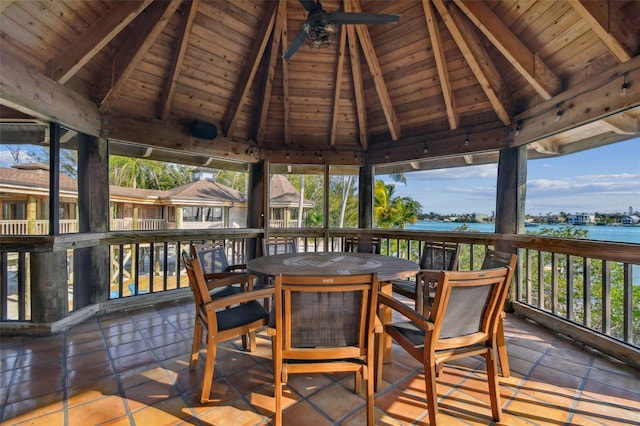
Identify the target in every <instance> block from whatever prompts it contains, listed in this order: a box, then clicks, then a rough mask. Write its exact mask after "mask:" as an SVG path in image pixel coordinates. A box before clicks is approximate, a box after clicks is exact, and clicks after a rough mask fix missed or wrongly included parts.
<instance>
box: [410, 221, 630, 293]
mask: <svg viewBox="0 0 640 426" xmlns="http://www.w3.org/2000/svg"><path fill="white" fill-rule="evenodd" d="M460 226H462V223H459V222H431V221H418V222H416V223H415V224H413V225H407V228H406V229H407V230H411V229H413V230H420V231H452V230H454V229H456V228H459V227H460ZM566 226H567V225H539V226H532V227H525V233H529V232H537V231H540V230H541V229H543V228H550V229H561V228H563V227H566ZM467 227H468V230H469V231H475V232H494V231H495V227H494V224H493V223H467ZM572 227H573V228H577V229H584V230H586V231H588V235H587V238H588V239H590V240H597V241H611V242H617V243H635V244H640V226H577V225H573V226H572ZM632 282H633V285H640V265H633V266H632Z"/></svg>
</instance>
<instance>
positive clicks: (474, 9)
mask: <svg viewBox="0 0 640 426" xmlns="http://www.w3.org/2000/svg"><path fill="white" fill-rule="evenodd" d="M454 2H455V4H456V5H457V6H458V7H459V8H460V9H461V10H462V11H463V12H464V14H465V15H466V16H467V17H468V18H469V19H470V20H471V21H472V22H473V23H474V24H475V26H476V27H478V29H480V31H482V33H483V34H484V35H485V36H486V37H487V38H488V39H489V40H490V41H491V43H492V44H493V45H494V46H495V47H496V48H497V49H498V50H499V51H500V53H502V54H503V55H504V57H505V58H507V60H508V61H509V62H510V63H511V64H513V66H514V67H515V68H516V70H518V72H519V73H520V74H521V75H522V76H523V77H524V78H525V79H526V80H527V82H529V84H530V85H531V86H532V87H533V88H534V89H535V90H536V92H537V93H538V94H539V95H540V96H542V97H543V98H544V99H549V98H551V97H553V96H554V95H556V94H558V93H559V92H560V89H561V84H560V79H559V78H558V77H557V76H556V75H555V74H554V73H553V72H552V71H551V70H550V69H549V68H548V67H547V66H546V65H545V64H544V63H543V62H542V60H541V59H540V58H539V57H538V55H536V54H535V53H533V52H531V50H529V48H528V47H527V46H526V45H525V44H524V43H523V42H522V41H521V40H520V39H519V38H518V37H517V36H516V35H515V34H514V33H513V32H511V30H510V29H509V27H507V26H506V25H505V24H504V23H503V22H502V21H501V20H500V18H499V17H498V16H497V15H496V14H495V13H494V12H493V10H491V8H489V6H488V5H487V4H486V3H485V2H483V1H469V0H454Z"/></svg>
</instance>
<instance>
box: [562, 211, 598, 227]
mask: <svg viewBox="0 0 640 426" xmlns="http://www.w3.org/2000/svg"><path fill="white" fill-rule="evenodd" d="M567 223H568V224H569V225H593V224H594V223H596V215H595V214H593V213H576V214H570V215H567Z"/></svg>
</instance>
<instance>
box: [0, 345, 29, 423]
mask: <svg viewBox="0 0 640 426" xmlns="http://www.w3.org/2000/svg"><path fill="white" fill-rule="evenodd" d="M24 339H25V338H24V337H21V338H20V344H19V345H18V348H19V349H18V354H17V355H16V360H15V362H14V363H13V368H11V379H10V380H9V384H8V385H7V394H6V395H5V397H4V403H3V404H2V410H0V422H2V421H4V420H5V418H4V416H5V414H6V409H7V405H8V404H9V397H10V396H11V389H13V382H14V380H15V378H16V374H17V372H16V370H17V369H18V364H19V361H20V358H21V357H22V354H23V352H24Z"/></svg>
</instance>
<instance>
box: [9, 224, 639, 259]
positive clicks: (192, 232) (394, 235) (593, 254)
mask: <svg viewBox="0 0 640 426" xmlns="http://www.w3.org/2000/svg"><path fill="white" fill-rule="evenodd" d="M263 235H264V231H263V230H262V229H248V228H233V229H230V228H226V229H189V230H185V229H180V230H147V231H116V232H101V233H74V234H61V235H55V236H50V235H20V236H10V235H3V236H2V239H1V240H0V252H7V251H17V252H55V251H61V250H71V249H77V248H83V247H93V246H99V245H112V244H135V243H150V242H154V243H160V242H165V241H166V242H171V241H176V240H184V241H189V240H207V239H238V238H256V237H262V236H263ZM269 235H274V236H276V235H277V236H294V237H301V238H314V237H315V238H322V237H324V236H327V237H330V238H336V237H349V236H355V235H359V236H362V235H368V236H375V237H378V238H389V239H401V240H416V241H449V242H457V243H462V244H478V245H492V244H495V243H496V242H497V241H499V240H502V241H508V242H509V243H510V244H511V246H512V247H514V248H523V249H533V250H541V251H548V252H553V253H560V254H568V255H574V256H583V257H588V258H595V259H604V260H611V261H618V262H627V263H633V264H640V244H633V243H615V242H606V241H595V240H582V239H572V238H556V237H542V236H529V235H517V234H495V233H481V232H450V231H444V232H443V231H439V232H436V231H406V230H377V229H360V230H358V229H332V230H328V231H326V230H323V229H315V228H311V229H309V228H296V229H278V230H277V231H274V230H269Z"/></svg>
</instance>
